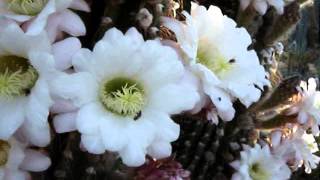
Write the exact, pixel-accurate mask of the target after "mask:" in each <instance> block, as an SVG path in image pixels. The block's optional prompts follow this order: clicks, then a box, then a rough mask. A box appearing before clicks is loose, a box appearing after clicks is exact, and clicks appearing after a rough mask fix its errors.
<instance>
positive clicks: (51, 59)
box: [0, 0, 89, 180]
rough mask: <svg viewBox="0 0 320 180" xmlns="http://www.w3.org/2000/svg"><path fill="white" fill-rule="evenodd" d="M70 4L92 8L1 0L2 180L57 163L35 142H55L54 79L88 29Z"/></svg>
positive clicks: (68, 0)
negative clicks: (50, 118)
mask: <svg viewBox="0 0 320 180" xmlns="http://www.w3.org/2000/svg"><path fill="white" fill-rule="evenodd" d="M68 8H72V9H77V10H83V11H89V6H88V5H87V4H86V2H85V1H83V0H35V1H28V0H10V1H9V0H1V1H0V180H13V179H16V180H24V179H30V175H29V174H28V173H27V171H33V172H38V171H44V170H46V169H47V168H48V167H49V166H50V164H51V161H50V159H49V158H48V157H47V156H46V155H45V154H43V153H40V152H37V151H35V150H33V149H30V147H32V146H39V147H45V146H47V145H48V144H49V143H50V136H51V135H50V134H51V130H50V127H49V123H48V116H49V113H50V108H51V106H52V105H53V103H54V96H53V95H52V91H51V89H52V88H51V87H50V86H51V85H50V81H52V79H54V78H55V77H57V76H58V75H59V73H62V71H63V70H66V69H69V68H70V67H71V56H72V55H73V54H74V53H75V52H76V51H78V50H79V49H80V48H81V43H80V41H79V40H78V39H77V38H76V37H75V36H81V35H84V34H85V33H86V32H85V31H86V29H85V26H84V23H83V22H82V20H81V19H80V17H78V15H76V14H75V13H73V12H72V11H70V10H69V9H68ZM72 36H74V37H72ZM66 47H67V48H66Z"/></svg>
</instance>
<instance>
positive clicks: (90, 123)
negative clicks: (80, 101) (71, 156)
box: [76, 103, 105, 134]
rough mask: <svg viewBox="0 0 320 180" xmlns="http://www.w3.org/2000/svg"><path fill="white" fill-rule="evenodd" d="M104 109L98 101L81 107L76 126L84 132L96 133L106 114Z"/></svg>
mask: <svg viewBox="0 0 320 180" xmlns="http://www.w3.org/2000/svg"><path fill="white" fill-rule="evenodd" d="M104 114H105V113H104V109H103V107H102V106H101V105H99V104H98V103H89V104H86V105H84V106H83V107H81V108H80V109H79V112H78V115H77V120H76V126H77V129H78V130H79V131H80V132H81V133H83V134H96V133H98V132H99V124H100V121H102V120H103V119H102V118H103V116H104Z"/></svg>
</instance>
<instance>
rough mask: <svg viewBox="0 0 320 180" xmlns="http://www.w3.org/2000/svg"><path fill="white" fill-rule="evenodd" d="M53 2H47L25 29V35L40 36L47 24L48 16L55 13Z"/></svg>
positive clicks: (50, 0) (51, 0)
mask: <svg viewBox="0 0 320 180" xmlns="http://www.w3.org/2000/svg"><path fill="white" fill-rule="evenodd" d="M55 5H56V4H55V0H49V1H48V3H47V4H46V6H45V7H44V8H43V9H42V11H41V12H40V13H39V14H38V15H37V16H36V17H35V19H33V20H32V22H31V23H30V25H29V26H28V27H27V31H26V34H27V35H38V34H40V33H41V32H42V31H43V29H44V28H45V26H46V24H47V19H48V17H49V15H50V14H52V13H54V12H55V11H56V9H55Z"/></svg>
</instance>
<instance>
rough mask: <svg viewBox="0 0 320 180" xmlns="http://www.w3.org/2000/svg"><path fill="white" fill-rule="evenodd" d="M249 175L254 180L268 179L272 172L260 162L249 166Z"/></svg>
mask: <svg viewBox="0 0 320 180" xmlns="http://www.w3.org/2000/svg"><path fill="white" fill-rule="evenodd" d="M249 175H250V177H251V178H252V179H253V180H268V179H269V178H270V174H269V173H268V172H266V170H265V169H263V168H262V167H261V165H260V164H259V163H254V164H252V165H251V166H249Z"/></svg>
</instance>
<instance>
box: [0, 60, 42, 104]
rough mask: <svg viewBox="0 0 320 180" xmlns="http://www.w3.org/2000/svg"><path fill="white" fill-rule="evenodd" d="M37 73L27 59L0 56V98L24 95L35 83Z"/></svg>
mask: <svg viewBox="0 0 320 180" xmlns="http://www.w3.org/2000/svg"><path fill="white" fill-rule="evenodd" d="M37 79H38V73H37V71H36V70H35V69H34V67H33V66H32V65H31V64H30V63H29V61H28V59H25V58H22V57H17V56H2V57H0V98H5V99H10V98H13V97H19V96H26V95H28V94H29V93H30V90H31V89H32V88H33V86H34V85H35V83H36V81H37Z"/></svg>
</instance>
